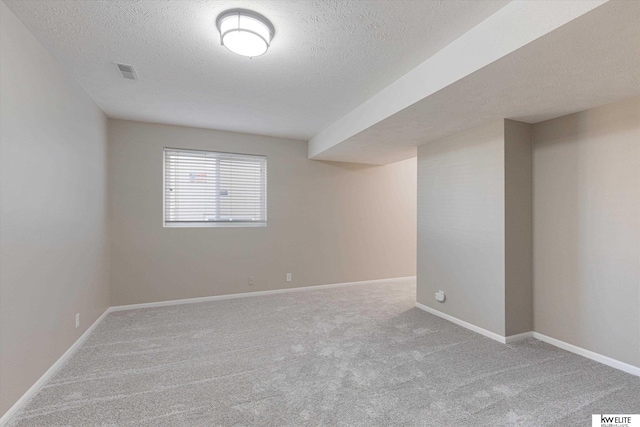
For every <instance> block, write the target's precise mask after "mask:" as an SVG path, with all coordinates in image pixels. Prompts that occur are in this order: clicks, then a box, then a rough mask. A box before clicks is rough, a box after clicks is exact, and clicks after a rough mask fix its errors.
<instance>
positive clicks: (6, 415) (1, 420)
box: [0, 308, 110, 426]
mask: <svg viewBox="0 0 640 427" xmlns="http://www.w3.org/2000/svg"><path fill="white" fill-rule="evenodd" d="M109 312H110V309H109V308H108V309H106V310H105V311H104V313H102V314H101V315H100V317H98V318H97V319H96V321H95V322H93V324H92V325H91V326H89V328H87V330H86V331H84V333H83V334H82V335H81V336H80V338H78V339H77V340H76V342H74V343H73V345H71V347H69V348H68V349H67V351H65V352H64V354H63V355H62V356H60V358H59V359H58V360H56V362H55V363H54V364H53V365H51V367H50V368H49V369H47V372H45V373H44V374H42V376H41V377H40V378H38V381H36V382H35V383H34V384H33V385H32V386H31V387H29V390H27V391H26V392H25V393H24V394H23V395H22V397H21V398H20V399H18V401H17V402H16V403H14V404H13V406H12V407H11V408H9V410H8V411H7V412H5V413H4V415H3V416H2V418H0V426H3V425H5V424H6V423H7V422H8V421H9V419H10V418H11V417H13V415H15V413H16V412H18V411H19V410H20V409H21V408H22V407H23V406H24V405H25V404H26V403H27V402H28V401H29V400H30V399H31V398H32V397H33V395H35V394H36V392H37V391H38V390H39V389H40V387H42V385H43V384H44V383H45V382H47V381H48V380H49V378H51V377H52V376H53V375H54V374H55V373H56V372H57V371H58V369H59V368H60V367H61V366H62V365H63V364H64V362H66V361H67V359H69V357H71V355H72V354H73V353H74V352H75V351H76V350H77V349H78V348H80V346H81V345H82V344H83V343H84V342H85V341H86V340H87V338H88V337H89V335H91V332H93V330H94V329H95V328H96V326H98V324H99V323H100V322H102V320H103V319H104V318H105V317H106V316H107V314H109Z"/></svg>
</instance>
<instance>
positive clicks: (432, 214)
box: [417, 120, 533, 336]
mask: <svg viewBox="0 0 640 427" xmlns="http://www.w3.org/2000/svg"><path fill="white" fill-rule="evenodd" d="M532 250H533V248H532V150H531V125H529V124H526V123H520V122H516V121H513V120H498V121H496V122H493V123H490V124H488V125H485V126H482V127H479V128H475V129H471V130H469V131H466V132H462V133H459V134H457V135H454V136H451V137H448V138H444V139H441V140H439V141H436V142H432V143H429V144H425V145H422V146H420V147H419V148H418V253H417V255H418V298H417V300H418V302H419V303H421V304H424V305H426V306H429V307H431V308H434V309H436V310H438V311H440V312H443V313H446V314H449V315H451V316H453V317H456V318H458V319H460V320H464V321H465V322H468V323H471V324H474V325H476V326H480V327H481V328H483V329H486V330H488V331H491V332H494V333H496V334H498V335H501V336H509V335H515V334H519V333H523V332H529V331H531V329H532V327H533V307H532V299H533V297H532V281H533V278H532V269H533V268H532ZM437 290H443V291H444V292H445V294H446V295H447V299H446V301H445V302H444V303H438V302H436V301H435V299H434V293H435V292H436V291H437Z"/></svg>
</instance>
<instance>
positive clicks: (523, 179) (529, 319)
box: [504, 120, 533, 336]
mask: <svg viewBox="0 0 640 427" xmlns="http://www.w3.org/2000/svg"><path fill="white" fill-rule="evenodd" d="M531 132H532V130H531V125H530V124H528V123H522V122H517V121H514V120H505V121H504V159H505V160H504V175H505V176H504V179H505V182H504V199H505V232H504V238H505V253H504V255H505V261H504V268H505V288H504V290H505V334H506V336H509V335H516V334H521V333H524V332H529V331H532V330H533V161H532V156H533V152H532V148H531Z"/></svg>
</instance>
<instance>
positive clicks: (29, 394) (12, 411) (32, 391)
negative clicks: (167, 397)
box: [0, 276, 416, 426]
mask: <svg viewBox="0 0 640 427" xmlns="http://www.w3.org/2000/svg"><path fill="white" fill-rule="evenodd" d="M415 281H416V277H415V276H409V277H396V278H391V279H376V280H365V281H361V282H347V283H334V284H330V285H317V286H305V287H299V288H288V289H276V290H272V291H258V292H246V293H242V294H231V295H218V296H211V297H202V298H189V299H180V300H173V301H159V302H152V303H144V304H131V305H120V306H115V307H109V308H108V309H107V310H105V312H104V313H102V315H101V316H100V317H99V318H98V319H97V320H96V321H95V322H93V324H92V325H91V326H90V327H89V328H88V329H87V330H86V331H85V332H84V333H83V334H82V336H80V338H78V339H77V340H76V342H75V343H73V345H72V346H71V347H69V349H68V350H67V351H66V352H65V353H64V354H63V355H62V356H60V358H59V359H58V360H57V361H56V362H55V363H54V364H53V365H52V366H51V367H50V368H49V369H48V370H47V372H45V373H44V374H43V375H42V376H41V377H40V378H39V379H38V381H36V382H35V383H34V384H33V385H32V386H31V387H30V388H29V390H27V391H26V393H25V394H23V395H22V397H21V398H20V399H18V401H17V402H16V403H14V404H13V406H12V407H11V408H9V410H8V411H7V412H6V413H5V414H4V415H2V418H0V426H3V425H5V423H7V422H8V421H9V419H10V418H11V417H12V416H13V415H15V413H16V412H18V411H19V410H20V409H21V408H22V407H23V406H24V405H25V404H26V403H27V402H28V401H29V399H31V397H33V395H34V394H35V393H36V392H37V391H38V390H39V389H40V387H42V385H43V384H44V383H45V382H46V381H47V380H49V378H51V377H52V376H53V375H54V374H55V373H56V371H57V370H58V368H60V366H62V364H63V363H64V362H66V361H67V359H69V357H70V356H71V355H72V354H73V353H74V352H75V351H76V350H77V349H78V348H79V347H80V346H81V345H82V343H84V341H85V340H86V339H87V337H88V336H89V335H90V334H91V332H93V330H94V329H95V328H96V326H98V324H99V323H100V322H101V321H102V320H103V319H104V318H105V317H106V316H107V314H109V313H111V312H114V311H123V310H134V309H138V308H148V307H163V306H168V305H178V304H192V303H198V302H206V301H216V300H225V299H232V298H246V297H257V296H263V295H273V294H281V293H286V292H296V291H313V290H319V289H328V288H340V287H343V286H355V285H371V284H383V283H388V284H403V283H415Z"/></svg>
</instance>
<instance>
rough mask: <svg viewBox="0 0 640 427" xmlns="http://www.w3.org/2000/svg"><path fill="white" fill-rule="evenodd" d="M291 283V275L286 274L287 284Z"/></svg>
mask: <svg viewBox="0 0 640 427" xmlns="http://www.w3.org/2000/svg"><path fill="white" fill-rule="evenodd" d="M290 281H291V273H287V282H290Z"/></svg>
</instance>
